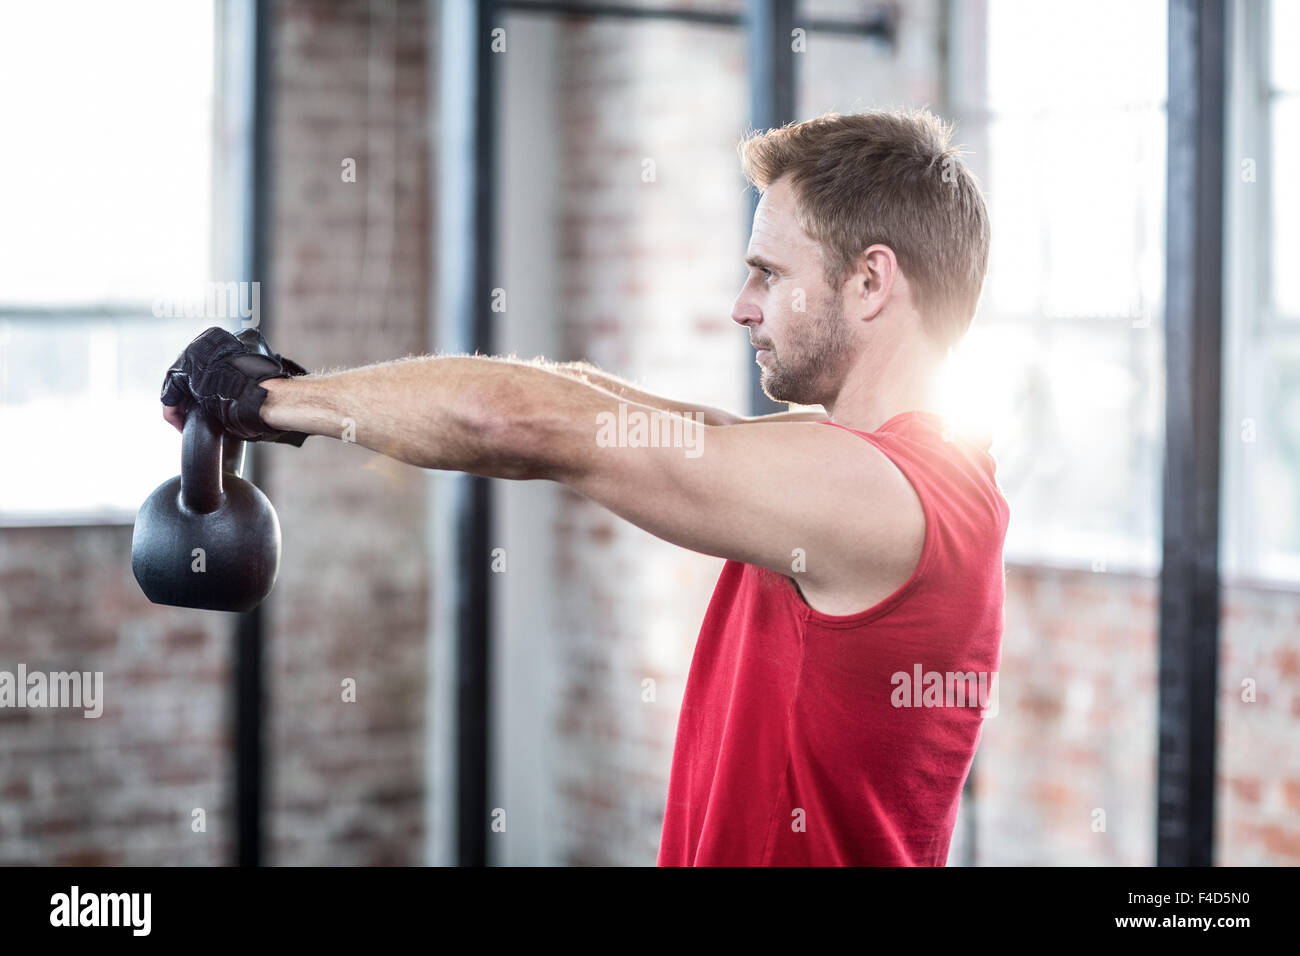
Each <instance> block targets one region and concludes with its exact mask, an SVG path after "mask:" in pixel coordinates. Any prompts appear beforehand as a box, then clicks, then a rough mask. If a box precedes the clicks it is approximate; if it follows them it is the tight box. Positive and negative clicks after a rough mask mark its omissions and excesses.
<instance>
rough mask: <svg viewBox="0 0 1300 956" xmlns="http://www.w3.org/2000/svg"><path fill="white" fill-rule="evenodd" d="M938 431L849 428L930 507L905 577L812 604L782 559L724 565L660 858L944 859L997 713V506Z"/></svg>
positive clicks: (962, 444)
mask: <svg viewBox="0 0 1300 956" xmlns="http://www.w3.org/2000/svg"><path fill="white" fill-rule="evenodd" d="M823 424H827V425H831V427H843V426H838V425H834V424H833V423H831V422H825V423H823ZM943 429H944V424H943V419H942V418H941V417H939V416H938V415H934V414H932V413H929V412H904V413H903V414H901V415H896V416H895V417H894V418H891V419H890V420H889V421H887V422H885V423H884V424H883V425H881V426H880V428H878V429H877V430H876V431H874V432H859V431H854V430H852V429H847V428H846V429H845V431H851V432H852V433H853V434H855V435H859V436H860V437H862V438H863V439H864V440H866V441H869V442H871V443H872V444H873V445H875V446H876V447H877V448H879V449H880V450H881V451H882V452H883V453H884V454H885V455H887V456H888V457H889V458H890V460H891V461H893V462H894V464H895V465H897V467H898V468H899V470H900V471H902V473H903V474H904V475H905V476H906V477H907V478H908V480H909V481H910V482H911V484H912V487H913V488H914V489H915V490H916V493H917V497H918V498H919V499H920V502H921V506H922V509H923V511H924V513H925V521H926V530H925V542H924V544H923V546H922V550H921V557H920V560H919V561H918V562H917V566H916V568H915V570H914V571H913V572H912V576H911V577H910V578H909V579H908V580H907V582H906V583H905V584H903V586H902V587H900V588H899V589H898V590H897V591H895V592H894V593H893V594H891V595H890V596H889V597H887V598H885V599H884V600H883V601H881V602H880V603H879V604H876V605H875V606H874V607H871V608H869V609H867V610H865V611H861V612H859V613H857V614H849V615H829V614H823V613H821V612H819V611H816V610H813V609H812V608H810V607H809V606H808V605H807V604H806V603H805V602H804V601H803V599H802V598H801V597H800V595H799V593H798V591H797V590H796V589H795V587H794V584H793V582H792V581H791V579H790V578H788V577H786V576H784V575H781V574H777V573H775V572H773V571H769V570H766V569H764V568H759V567H756V566H754V565H749V564H740V563H737V562H735V561H728V562H727V563H726V565H725V566H724V567H723V569H722V575H721V577H720V578H719V579H718V584H717V587H716V588H715V590H714V593H713V599H712V601H711V602H710V604H709V609H708V612H707V614H706V615H705V618H704V623H703V626H702V627H701V628H700V635H699V639H698V641H697V643H696V646H695V654H694V657H693V658H692V660H691V669H690V674H689V676H688V678H687V682H686V691H685V694H684V696H683V699H682V708H681V714H680V716H679V718H678V722H677V738H676V743H675V745H674V748H673V760H672V772H671V775H670V778H669V783H668V801H667V805H666V808H665V812H664V824H663V835H662V838H661V840H660V844H659V859H658V864H659V865H660V866H706V865H724V866H750V865H785V866H791V865H888V866H907V865H928V866H943V865H944V864H945V863H946V862H947V857H948V845H949V842H950V840H951V838H952V831H953V826H954V824H955V823H956V819H957V808H958V804H959V801H960V797H961V789H962V785H963V783H964V782H965V780H966V775H967V773H968V772H969V770H970V764H971V759H972V758H973V757H974V754H975V748H976V746H977V745H978V743H979V738H980V730H981V727H982V720H983V716H982V715H983V713H984V712H985V709H986V712H987V713H988V715H989V716H992V715H994V714H996V700H997V693H996V691H997V682H996V674H997V668H998V664H999V661H1000V659H1001V642H1002V623H1003V611H1002V602H1003V594H1004V575H1005V571H1004V566H1003V562H1002V545H1003V541H1004V539H1005V536H1006V529H1007V521H1008V519H1009V515H1010V512H1009V509H1008V507H1007V503H1006V501H1005V499H1004V498H1003V497H1002V494H1001V491H1000V490H999V488H998V486H997V482H996V480H995V477H994V471H995V462H994V460H993V458H992V456H990V455H989V453H988V449H989V445H988V443H987V442H979V443H976V442H972V441H970V440H969V439H965V438H952V437H951V436H950V438H949V440H945V437H944V431H943ZM981 681H982V682H983V683H982V684H981Z"/></svg>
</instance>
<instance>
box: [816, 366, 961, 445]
mask: <svg viewBox="0 0 1300 956" xmlns="http://www.w3.org/2000/svg"><path fill="white" fill-rule="evenodd" d="M942 367H943V363H942V361H941V360H938V359H937V358H936V357H935V356H934V354H933V353H931V352H927V351H923V350H920V349H913V350H912V353H911V354H907V355H904V354H900V353H895V354H894V355H892V356H890V357H889V359H888V360H887V361H886V362H885V363H884V364H883V365H880V364H878V365H876V366H874V367H873V366H872V365H871V364H870V363H869V362H866V361H864V362H863V363H861V364H860V365H859V366H856V367H855V368H854V369H853V371H852V372H850V373H849V375H848V376H846V378H845V382H844V385H843V387H842V388H841V389H840V393H839V394H838V395H837V396H836V397H835V399H834V400H833V401H830V402H826V403H824V404H825V408H826V414H827V415H828V416H829V418H830V420H831V421H832V422H834V423H836V424H837V425H843V426H845V427H846V428H852V429H855V430H857V431H864V432H873V431H875V430H876V429H878V428H879V427H880V426H881V425H883V424H885V422H887V421H889V420H890V419H891V418H894V417H895V416H898V415H901V414H903V413H904V412H933V413H935V414H941V411H940V409H939V404H938V379H939V375H940V373H941V371H942Z"/></svg>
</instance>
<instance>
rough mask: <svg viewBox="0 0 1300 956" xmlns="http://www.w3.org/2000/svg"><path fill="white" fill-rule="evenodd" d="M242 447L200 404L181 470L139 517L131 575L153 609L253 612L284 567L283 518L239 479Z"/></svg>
mask: <svg viewBox="0 0 1300 956" xmlns="http://www.w3.org/2000/svg"><path fill="white" fill-rule="evenodd" d="M243 460H244V443H243V441H241V440H240V439H238V438H233V437H232V436H229V435H225V436H223V435H222V434H221V432H220V431H219V430H218V429H217V427H216V426H215V425H213V424H212V421H211V420H210V419H209V418H208V416H207V415H206V414H204V412H203V410H202V409H201V408H199V406H198V405H197V403H196V404H192V405H191V406H190V409H189V412H188V414H187V415H186V417H185V430H184V432H182V435H181V473H180V475H179V476H177V477H175V478H172V479H171V480H170V481H165V482H163V483H162V484H161V485H159V486H158V487H157V489H156V490H155V491H154V493H153V494H151V495H150V496H149V497H148V499H146V501H145V503H144V504H143V505H141V506H140V511H139V512H138V513H137V514H136V517H135V531H134V533H133V535H132V537H131V570H132V571H134V572H135V579H136V581H138V582H139V583H140V589H141V590H142V591H144V593H145V596H146V597H147V598H149V600H150V601H152V602H153V603H154V604H168V605H171V606H173V607H192V608H203V609H205V610H209V611H251V610H252V609H253V608H255V607H257V605H258V604H260V603H262V599H263V598H265V597H266V596H267V595H268V594H270V593H271V588H272V586H273V585H274V584H275V576H276V574H277V573H278V572H279V570H280V521H279V519H278V518H277V517H276V516H275V509H274V508H272V507H271V502H270V501H268V500H267V497H266V495H264V494H262V492H261V491H259V490H258V489H257V487H256V486H255V485H253V483H252V482H250V481H245V480H244V479H243V478H240V477H239V472H240V471H242V470H243Z"/></svg>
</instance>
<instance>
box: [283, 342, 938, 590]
mask: <svg viewBox="0 0 1300 956" xmlns="http://www.w3.org/2000/svg"><path fill="white" fill-rule="evenodd" d="M263 387H265V388H266V390H267V392H268V397H267V399H266V402H265V404H264V405H263V407H262V417H263V419H265V421H266V422H267V424H268V425H270V426H271V427H272V428H276V429H283V430H293V431H303V432H307V433H309V434H316V435H327V436H331V437H341V436H342V435H344V434H345V433H347V432H349V431H350V432H351V433H352V434H353V436H354V437H355V440H356V441H357V443H358V444H361V445H363V446H365V447H367V448H370V449H372V450H374V451H377V452H380V453H382V454H385V455H388V456H389V457H392V458H396V459H398V460H400V461H405V462H408V463H410V464H412V465H416V466H419V467H423V468H437V469H445V470H455V471H465V472H469V473H471V474H476V475H484V476H488V477H496V478H512V479H533V478H545V479H551V480H554V481H559V482H562V483H564V484H566V485H568V486H570V487H572V488H573V489H575V490H577V491H579V492H581V493H582V494H584V495H586V496H588V497H589V498H592V499H593V500H595V501H597V502H599V503H600V504H602V505H604V506H605V507H607V508H608V509H609V510H611V511H613V512H614V513H615V514H618V515H619V516H621V517H623V518H625V519H627V520H628V521H631V522H632V523H633V524H636V525H637V526H639V527H641V528H643V529H645V530H647V531H649V532H650V533H652V534H654V535H656V536H658V537H660V538H663V539H664V540H666V541H670V542H672V543H674V544H678V545H681V546H682V547H686V548H690V549H691V550H693V551H698V552H701V553H704V554H710V555H715V556H718V557H725V558H731V559H734V560H737V561H744V562H748V563H751V564H755V565H759V566H762V567H766V568H770V569H772V570H775V571H778V572H780V573H783V574H788V573H789V571H790V567H791V556H792V554H793V552H794V551H795V550H796V549H798V550H799V551H800V552H801V553H802V554H804V555H806V570H805V571H803V572H801V573H800V575H799V577H800V582H799V583H800V587H801V589H802V590H803V592H804V594H805V597H806V598H808V599H809V600H810V602H811V601H812V600H820V601H822V602H823V604H822V607H821V608H820V609H821V610H826V611H827V612H828V613H849V612H851V611H853V610H860V609H861V606H866V605H867V604H868V603H870V602H867V601H865V600H861V601H860V600H859V599H861V598H862V596H863V595H864V594H867V593H871V594H876V595H877V596H878V594H879V593H888V590H890V589H891V587H890V586H891V584H892V587H896V586H897V585H898V584H901V583H902V581H903V580H905V579H906V577H907V576H908V574H910V573H911V570H912V569H913V568H914V567H915V564H916V560H917V557H918V555H919V553H920V547H921V542H922V540H923V537H924V516H923V514H922V513H921V510H920V505H919V502H918V501H917V499H916V497H915V493H914V492H913V490H912V488H911V485H910V484H909V483H908V482H907V479H906V478H905V477H903V475H902V474H901V473H900V472H899V471H898V470H897V469H896V468H895V467H894V465H893V463H892V462H890V461H889V460H888V458H886V457H885V456H884V454H883V453H881V452H880V451H879V450H878V449H877V448H876V447H875V446H873V445H872V444H871V443H869V442H865V441H862V440H861V439H859V438H857V437H855V436H853V435H850V434H849V433H847V432H845V431H844V430H842V429H838V428H826V427H823V426H820V425H816V424H812V423H809V422H806V421H805V422H789V421H787V422H777V423H771V424H762V425H761V427H760V425H759V424H757V423H752V422H742V423H739V424H732V425H725V426H720V425H708V424H697V423H696V422H695V421H686V420H685V419H683V418H682V417H681V416H680V415H678V416H673V415H669V414H668V413H666V412H664V411H663V410H661V409H656V408H654V407H653V406H648V405H643V404H640V403H637V402H633V401H630V400H629V399H628V398H626V397H623V398H620V397H619V396H616V395H614V394H612V393H610V392H608V391H605V390H604V389H601V388H597V387H596V386H594V385H592V384H588V383H586V382H583V381H580V380H578V379H575V378H572V377H570V376H568V375H564V374H557V373H556V372H553V371H549V370H547V369H545V368H539V367H536V366H533V365H529V364H526V363H518V362H511V361H506V360H501V359H496V358H488V357H478V356H475V357H465V356H457V357H434V358H413V359H403V360H399V361H395V362H389V363H385V364H381V365H372V366H367V367H364V368H358V369H351V370H348V371H342V372H336V373H333V374H327V375H308V376H303V377H296V378H289V379H269V380H267V381H266V382H264V383H263ZM620 405H621V406H623V414H624V415H625V416H626V415H627V414H631V413H641V414H642V415H643V416H646V417H649V416H657V417H658V418H660V419H666V420H668V421H675V422H677V423H678V424H679V425H681V426H683V427H682V428H681V429H679V432H678V433H679V434H682V433H683V432H685V434H686V435H687V436H688V438H689V440H688V442H687V444H686V446H685V447H683V445H682V444H681V443H678V444H676V445H673V444H670V443H666V442H665V443H662V444H656V445H649V444H647V443H645V442H640V443H636V442H622V441H621V442H618V443H616V444H613V445H611V444H610V443H609V442H608V441H602V440H601V437H600V436H601V428H602V426H601V421H602V418H603V419H605V420H606V421H608V420H610V419H613V418H617V417H618V416H619V415H620ZM805 414H806V413H805ZM688 430H689V431H688ZM691 449H694V452H692V451H691ZM859 604H860V605H861V606H856V605H859ZM814 606H816V605H814Z"/></svg>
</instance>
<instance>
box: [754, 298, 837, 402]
mask: <svg viewBox="0 0 1300 956" xmlns="http://www.w3.org/2000/svg"><path fill="white" fill-rule="evenodd" d="M851 358H852V342H851V341H850V339H849V330H848V329H847V328H846V327H845V325H844V308H843V303H842V302H840V300H839V299H838V298H837V299H836V300H835V304H834V307H833V308H829V309H823V310H818V312H817V313H816V314H812V313H808V314H807V318H806V321H805V322H803V323H802V324H801V325H799V326H796V327H792V328H791V334H789V335H787V336H786V345H785V346H784V347H783V349H782V351H781V352H780V353H778V352H776V351H771V352H769V353H768V358H767V361H766V363H765V364H764V365H763V366H762V369H763V374H762V376H761V378H760V384H761V386H762V388H763V393H764V394H765V395H767V397H768V398H770V399H771V400H772V401H774V402H793V403H795V404H796V405H822V404H825V403H826V401H827V400H828V399H831V398H833V397H834V392H835V389H836V388H838V385H839V383H840V381H842V380H843V376H844V372H845V370H846V369H847V368H848V364H849V361H850V359H851Z"/></svg>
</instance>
